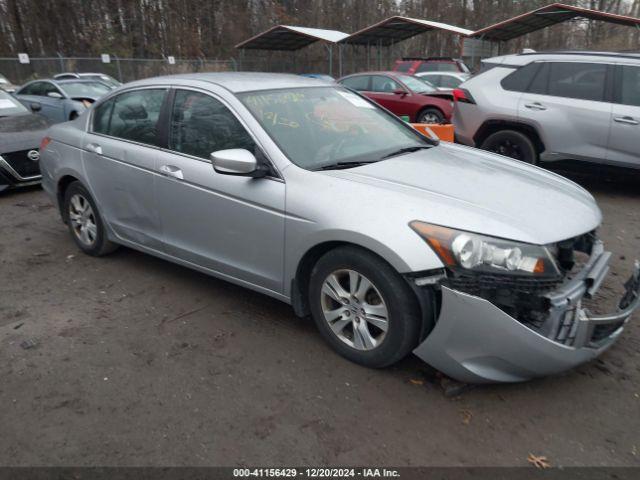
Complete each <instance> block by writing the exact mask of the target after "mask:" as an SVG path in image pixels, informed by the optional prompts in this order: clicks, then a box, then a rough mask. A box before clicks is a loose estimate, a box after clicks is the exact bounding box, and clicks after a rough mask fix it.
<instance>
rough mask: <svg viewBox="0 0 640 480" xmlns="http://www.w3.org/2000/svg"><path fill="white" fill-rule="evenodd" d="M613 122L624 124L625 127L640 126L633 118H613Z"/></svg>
mask: <svg viewBox="0 0 640 480" xmlns="http://www.w3.org/2000/svg"><path fill="white" fill-rule="evenodd" d="M613 121H614V122H618V123H626V124H627V125H640V122H638V120H636V119H635V118H633V117H615V118H614V119H613Z"/></svg>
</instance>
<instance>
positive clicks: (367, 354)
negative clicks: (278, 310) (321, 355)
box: [309, 246, 421, 368]
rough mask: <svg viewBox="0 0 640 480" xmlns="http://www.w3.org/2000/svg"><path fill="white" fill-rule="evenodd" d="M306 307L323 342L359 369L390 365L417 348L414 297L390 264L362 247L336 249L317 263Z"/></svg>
mask: <svg viewBox="0 0 640 480" xmlns="http://www.w3.org/2000/svg"><path fill="white" fill-rule="evenodd" d="M309 305H310V306H311V314H312V316H313V319H314V321H315V323H316V326H317V327H318V330H320V333H321V334H322V336H323V337H324V339H325V340H326V341H327V343H329V345H330V346H331V347H332V348H333V349H334V350H335V351H336V352H338V353H339V354H340V355H342V356H343V357H345V358H347V359H348V360H351V361H352V362H355V363H358V364H360V365H364V366H366V367H372V368H381V367H386V366H389V365H391V364H393V363H396V362H398V361H400V360H402V359H403V358H404V357H405V356H407V354H409V352H411V350H413V349H414V348H415V347H416V346H417V344H418V340H419V336H420V327H421V315H420V306H419V304H418V300H417V298H416V296H415V294H414V293H413V291H412V290H411V288H410V287H409V285H408V284H407V282H406V281H405V280H404V279H403V278H402V277H401V276H400V274H399V273H398V272H396V271H395V270H394V269H393V268H392V267H391V266H390V265H389V264H387V263H386V262H385V261H384V260H382V259H381V258H379V257H377V256H376V255H374V254H372V253H370V252H368V251H366V250H364V249H361V248H358V247H352V246H345V247H339V248H336V249H335V250H331V251H330V252H328V253H326V254H325V255H324V256H322V257H321V258H320V259H319V260H318V262H317V263H316V265H315V266H314V268H313V270H312V272H311V281H310V285H309Z"/></svg>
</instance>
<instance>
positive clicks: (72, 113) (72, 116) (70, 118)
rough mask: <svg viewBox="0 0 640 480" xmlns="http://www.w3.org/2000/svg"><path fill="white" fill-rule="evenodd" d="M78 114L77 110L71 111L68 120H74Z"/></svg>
mask: <svg viewBox="0 0 640 480" xmlns="http://www.w3.org/2000/svg"><path fill="white" fill-rule="evenodd" d="M78 116H79V115H78V112H71V115H69V121H72V120H75V119H76V118H78Z"/></svg>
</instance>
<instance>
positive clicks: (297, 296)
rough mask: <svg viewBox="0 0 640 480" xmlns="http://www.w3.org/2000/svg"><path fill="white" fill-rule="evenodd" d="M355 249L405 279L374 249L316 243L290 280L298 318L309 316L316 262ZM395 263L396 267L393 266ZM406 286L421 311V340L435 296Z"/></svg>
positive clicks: (433, 312) (430, 321)
mask: <svg viewBox="0 0 640 480" xmlns="http://www.w3.org/2000/svg"><path fill="white" fill-rule="evenodd" d="M345 246H349V247H355V248H359V249H361V250H363V251H366V252H367V253H370V254H372V255H375V256H376V257H378V258H379V259H381V260H382V261H384V262H385V263H387V264H389V265H390V266H391V267H392V268H393V269H394V270H396V271H397V272H398V273H399V274H400V275H401V276H402V277H403V278H404V279H405V280H408V279H407V276H406V275H403V273H402V272H401V270H399V269H398V267H397V262H391V261H389V259H388V258H385V255H383V254H381V253H380V252H377V251H375V250H374V249H371V248H368V247H366V246H363V245H362V244H361V243H358V242H353V241H346V240H329V241H324V242H321V243H318V244H316V245H314V246H312V247H311V248H309V249H308V250H307V251H306V252H305V253H304V254H303V255H302V257H301V258H300V261H299V262H298V264H297V267H296V271H295V276H294V277H293V278H292V279H291V291H290V297H291V305H292V307H293V310H294V312H295V314H296V315H297V316H299V317H305V316H308V315H309V314H310V307H309V301H308V298H309V284H310V280H311V272H312V271H313V267H314V266H315V264H316V263H317V262H318V260H319V259H320V258H321V257H322V256H323V255H325V254H326V253H327V252H330V251H331V250H334V249H336V248H339V247H345ZM394 263H396V265H394ZM407 284H408V286H409V288H410V290H411V291H412V293H413V295H415V297H416V300H417V302H418V305H419V306H420V310H421V318H422V322H423V327H422V329H421V340H422V338H424V336H425V335H426V332H428V331H430V330H431V327H432V326H433V323H434V322H435V315H436V314H437V311H436V308H435V307H434V305H435V304H434V303H433V302H434V301H435V299H436V296H435V295H433V296H432V295H429V292H426V291H421V290H420V289H419V288H418V287H416V286H415V285H414V284H412V283H411V282H409V281H407Z"/></svg>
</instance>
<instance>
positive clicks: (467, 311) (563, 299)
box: [414, 243, 640, 383]
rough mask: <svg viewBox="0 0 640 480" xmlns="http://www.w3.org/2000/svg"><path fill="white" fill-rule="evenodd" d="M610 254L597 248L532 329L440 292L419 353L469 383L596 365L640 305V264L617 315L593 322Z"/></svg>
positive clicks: (483, 303)
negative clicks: (588, 305)
mask: <svg viewBox="0 0 640 480" xmlns="http://www.w3.org/2000/svg"><path fill="white" fill-rule="evenodd" d="M609 257H610V254H609V253H608V252H604V251H603V250H602V245H601V244H600V243H598V244H597V245H596V246H595V250H594V253H593V254H592V255H591V258H590V260H589V262H588V263H587V265H586V266H585V268H584V269H583V270H582V271H581V272H580V273H579V274H578V275H577V276H576V277H575V278H573V279H572V280H571V281H569V282H568V283H566V284H565V285H563V286H562V287H560V288H558V289H557V290H556V291H554V292H551V293H550V294H548V295H546V298H547V299H548V300H549V310H548V315H547V319H546V321H545V322H544V325H543V327H542V328H540V329H537V330H536V329H534V328H532V327H531V326H530V325H525V324H523V323H521V322H519V321H518V320H517V319H515V318H513V317H512V316H510V315H508V314H506V313H505V312H504V311H502V310H501V309H500V308H498V307H496V306H495V305H493V304H492V303H491V302H489V301H488V300H485V299H483V298H480V297H477V296H473V295H469V294H466V293H463V292H459V291H456V290H453V289H450V288H447V287H445V286H442V287H441V291H442V305H441V310H440V315H439V318H438V322H437V323H436V325H435V327H434V329H433V330H432V331H431V333H430V334H429V336H428V337H427V338H426V340H424V341H423V342H422V343H421V344H420V345H418V347H417V348H416V349H415V350H414V353H415V354H416V355H417V356H418V357H419V358H421V359H422V360H424V361H425V362H427V363H428V364H430V365H431V366H433V367H435V368H437V369H438V370H440V371H441V372H443V373H445V374H446V375H448V376H450V377H452V378H454V379H456V380H458V381H461V382H465V383H496V382H519V381H524V380H529V379H531V378H535V377H543V376H547V375H551V374H555V373H559V372H562V371H564V370H568V369H570V368H573V367H575V366H577V365H580V364H582V363H585V362H588V361H589V360H592V359H594V358H595V357H597V356H598V355H600V354H601V353H602V352H604V351H605V350H606V349H608V348H609V347H610V346H611V345H612V344H613V343H614V342H615V341H616V339H617V338H618V337H619V336H620V334H621V332H622V330H623V328H624V325H625V324H626V322H627V321H628V320H629V318H630V316H631V314H632V313H633V311H634V310H635V309H636V308H638V306H639V305H640V294H639V290H640V265H639V264H638V262H636V265H635V269H634V272H633V275H632V276H631V277H630V278H629V280H628V281H627V282H626V283H625V289H626V290H625V294H624V295H623V297H622V298H621V300H620V302H619V308H618V311H617V312H615V313H613V314H610V315H602V316H594V315H591V314H590V313H589V311H588V310H586V309H585V308H582V305H581V300H582V299H583V297H590V296H591V295H593V294H594V293H595V291H596V290H597V289H598V287H599V286H600V284H601V283H602V280H603V279H604V277H605V276H606V274H607V272H608V270H609V267H608V265H607V264H608V260H609Z"/></svg>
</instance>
